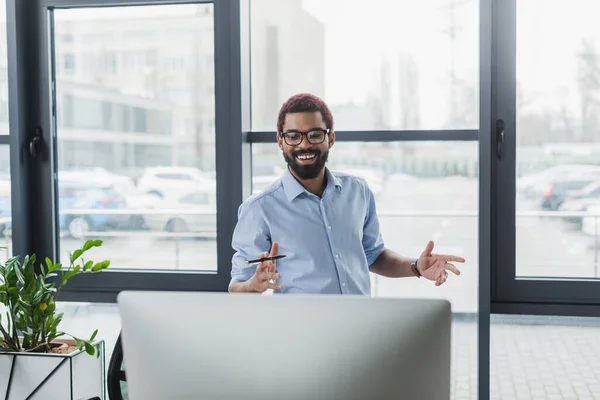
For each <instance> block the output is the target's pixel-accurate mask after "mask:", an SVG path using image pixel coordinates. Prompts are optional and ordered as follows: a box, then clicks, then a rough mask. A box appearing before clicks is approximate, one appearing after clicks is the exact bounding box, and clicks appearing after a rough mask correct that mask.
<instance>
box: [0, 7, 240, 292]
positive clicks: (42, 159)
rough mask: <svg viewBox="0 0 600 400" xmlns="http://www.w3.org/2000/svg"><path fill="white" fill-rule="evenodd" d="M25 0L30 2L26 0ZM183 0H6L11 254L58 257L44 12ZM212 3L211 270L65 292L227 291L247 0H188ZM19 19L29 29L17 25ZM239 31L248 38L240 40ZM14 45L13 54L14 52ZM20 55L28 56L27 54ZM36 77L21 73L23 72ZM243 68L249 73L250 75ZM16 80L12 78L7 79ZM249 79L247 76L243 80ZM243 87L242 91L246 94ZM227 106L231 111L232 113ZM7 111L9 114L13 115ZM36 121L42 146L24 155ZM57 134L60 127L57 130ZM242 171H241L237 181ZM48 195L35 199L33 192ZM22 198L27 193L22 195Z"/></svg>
mask: <svg viewBox="0 0 600 400" xmlns="http://www.w3.org/2000/svg"><path fill="white" fill-rule="evenodd" d="M25 3H28V4H25ZM189 3H191V2H190V1H189V0H33V1H30V2H22V1H20V0H7V10H8V15H7V20H8V21H10V23H8V29H9V35H8V40H9V46H8V47H9V57H10V60H9V64H10V65H9V73H10V74H11V75H10V76H11V79H10V81H11V87H10V95H11V100H10V102H11V103H10V104H11V139H12V140H11V158H12V160H11V169H12V172H11V175H12V176H11V179H12V181H13V182H16V183H17V185H15V186H14V188H13V195H12V201H13V204H14V205H15V207H13V215H14V216H15V217H16V218H15V219H14V225H15V228H14V229H13V234H14V238H13V243H14V244H13V248H14V254H19V255H21V254H31V253H35V254H36V255H37V256H38V259H40V258H42V259H43V258H44V257H47V256H48V257H51V258H53V259H57V257H56V256H57V255H58V254H60V251H59V241H58V239H57V238H58V237H59V232H58V226H57V223H56V221H57V216H58V207H57V193H58V190H57V188H58V186H57V179H56V175H57V174H56V171H57V159H58V157H57V153H56V151H57V148H58V146H57V140H56V134H57V132H56V127H55V125H54V123H55V114H56V105H55V104H54V97H53V92H54V90H55V86H54V84H53V82H54V79H55V71H54V67H55V66H56V62H55V60H54V49H53V48H51V46H52V43H53V41H52V40H51V39H52V37H53V28H54V27H53V24H52V21H53V19H52V13H53V11H54V10H56V9H63V8H82V7H96V6H102V7H113V6H114V7H118V6H133V5H144V6H151V5H175V4H189ZM193 3H210V4H213V7H214V13H213V15H214V64H215V80H214V85H215V86H214V87H215V131H216V133H215V134H216V137H215V159H216V180H217V193H216V195H217V203H216V204H217V227H216V228H217V246H216V247H217V271H216V272H214V271H206V272H204V271H200V272H196V271H194V272H182V273H179V272H171V271H164V272H163V271H159V272H158V271H157V272H155V271H140V272H138V271H122V270H121V271H116V270H111V269H110V268H109V269H108V270H106V271H103V273H101V274H94V275H80V276H77V277H76V278H73V279H72V280H71V281H70V282H69V285H67V286H66V287H65V288H64V289H63V290H62V291H61V300H63V301H88V302H115V301H116V297H117V295H118V293H119V292H120V291H122V290H184V291H226V290H227V286H228V284H229V281H230V273H231V257H232V256H233V249H232V248H231V243H230V241H229V240H227V238H230V237H231V236H232V234H233V229H234V227H235V222H236V221H237V207H238V205H239V204H240V203H241V202H242V199H243V198H244V194H245V193H249V191H250V180H249V176H246V175H248V174H247V173H245V172H244V171H248V170H249V168H250V153H249V150H250V148H249V146H247V145H246V144H245V143H243V142H242V140H240V138H241V137H242V136H243V134H242V133H243V132H244V128H245V127H247V126H249V124H248V123H249V119H246V120H244V116H245V113H243V112H242V108H243V107H242V106H244V107H246V108H249V100H250V99H249V97H247V95H248V94H249V90H248V89H247V90H246V92H244V91H243V86H242V76H245V75H246V74H249V70H248V71H244V70H242V68H241V66H242V65H244V63H242V62H241V60H240V57H241V54H243V53H244V51H242V49H245V48H249V47H248V46H249V35H246V34H242V32H243V31H244V30H248V29H249V25H248V23H249V19H247V18H244V17H243V15H245V14H246V15H247V13H248V12H249V8H248V5H247V3H246V2H245V1H237V0H212V1H203V0H200V1H193ZM25 27H27V29H25ZM245 38H247V39H245ZM15 53H16V57H13V56H14V55H15ZM25 60H26V61H25ZM26 76H27V77H34V78H33V79H31V80H29V81H27V80H25V77H26ZM248 76H249V75H248ZM13 80H14V83H13ZM246 81H247V80H246ZM244 96H246V97H244ZM231 110H239V111H238V112H231ZM13 120H14V123H13ZM36 127H40V128H41V132H42V135H41V146H40V147H41V148H40V152H39V154H38V155H37V156H36V157H31V156H30V155H28V154H27V148H28V147H29V143H30V142H31V140H32V135H33V132H35V129H36ZM58 134H60V133H58ZM245 179H247V180H245ZM35 198H37V199H49V200H47V201H43V202H40V203H39V204H37V203H36V202H35V201H33V200H32V199H35ZM22 200H25V201H22Z"/></svg>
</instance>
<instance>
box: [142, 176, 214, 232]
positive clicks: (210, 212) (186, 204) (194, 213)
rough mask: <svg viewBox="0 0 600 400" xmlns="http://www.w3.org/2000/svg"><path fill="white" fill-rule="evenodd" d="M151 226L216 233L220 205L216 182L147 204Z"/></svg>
mask: <svg viewBox="0 0 600 400" xmlns="http://www.w3.org/2000/svg"><path fill="white" fill-rule="evenodd" d="M145 220H146V224H147V226H148V228H150V229H151V230H155V231H166V232H170V233H182V232H194V233H199V234H202V235H208V236H214V235H216V228H217V205H216V191H215V186H214V185H207V186H204V187H202V188H199V189H196V190H192V191H189V192H187V193H184V194H182V195H180V196H179V197H169V198H167V199H164V200H163V201H161V202H159V203H156V204H155V205H154V206H153V207H148V213H147V214H146V217H145Z"/></svg>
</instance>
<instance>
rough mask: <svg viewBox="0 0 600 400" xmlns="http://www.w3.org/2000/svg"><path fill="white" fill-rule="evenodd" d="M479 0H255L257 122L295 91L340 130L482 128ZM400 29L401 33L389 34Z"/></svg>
mask: <svg viewBox="0 0 600 400" xmlns="http://www.w3.org/2000/svg"><path fill="white" fill-rule="evenodd" d="M478 9H479V8H478V1H476V0H465V1H453V0H431V1H410V0H403V1H398V0H376V1H371V2H369V3H368V6H367V5H366V4H365V3H364V2H362V1H358V0H349V1H346V2H344V4H343V6H342V5H341V3H340V2H339V1H336V0H308V1H299V0H282V1H273V0H252V5H251V62H252V67H251V69H252V88H253V90H252V129H253V130H255V131H265V130H267V131H271V130H274V126H275V123H276V119H277V112H278V110H279V107H280V106H281V104H282V103H283V102H284V101H285V100H286V99H287V98H288V97H289V96H291V95H292V94H295V93H298V92H311V93H314V94H316V95H319V96H321V97H323V98H324V99H325V100H326V101H327V102H328V104H329V105H330V107H331V108H332V112H333V114H334V115H335V116H336V127H337V129H338V130H389V129H392V130H401V129H402V130H422V129H423V130H425V129H427V130H434V129H477V128H478V126H479V118H478V90H479V82H478V69H479V57H478V51H477V48H478V39H479V24H478V21H479V19H478V12H479V11H478ZM390 38H393V39H390Z"/></svg>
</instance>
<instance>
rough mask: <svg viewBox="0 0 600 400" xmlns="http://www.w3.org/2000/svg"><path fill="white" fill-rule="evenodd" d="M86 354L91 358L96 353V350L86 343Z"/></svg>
mask: <svg viewBox="0 0 600 400" xmlns="http://www.w3.org/2000/svg"><path fill="white" fill-rule="evenodd" d="M85 352H86V353H88V354H89V355H90V356H93V355H94V353H95V352H96V349H95V348H94V346H92V345H91V344H90V343H87V342H86V343H85Z"/></svg>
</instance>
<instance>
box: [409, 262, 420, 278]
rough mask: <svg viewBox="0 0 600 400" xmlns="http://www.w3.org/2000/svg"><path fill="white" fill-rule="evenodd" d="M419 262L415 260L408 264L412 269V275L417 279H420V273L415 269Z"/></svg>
mask: <svg viewBox="0 0 600 400" xmlns="http://www.w3.org/2000/svg"><path fill="white" fill-rule="evenodd" d="M418 262H419V259H416V260H415V261H413V262H411V263H410V268H411V269H412V272H413V274H415V276H416V277H417V278H420V277H421V276H422V275H421V272H419V268H418V267H417V263H418Z"/></svg>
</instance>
